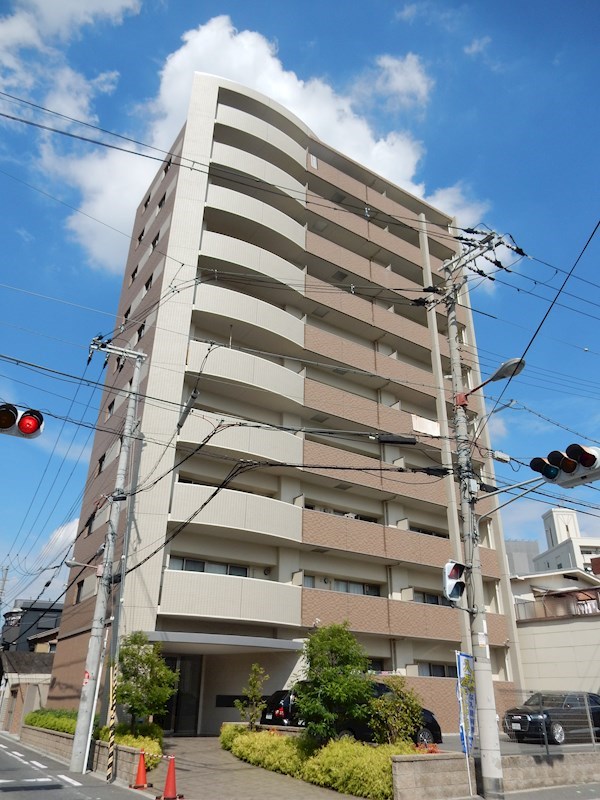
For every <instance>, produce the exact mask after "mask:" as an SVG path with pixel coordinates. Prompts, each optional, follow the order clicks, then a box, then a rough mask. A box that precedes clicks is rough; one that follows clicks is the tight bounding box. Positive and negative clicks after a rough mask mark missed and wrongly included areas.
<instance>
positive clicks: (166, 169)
mask: <svg viewBox="0 0 600 800" xmlns="http://www.w3.org/2000/svg"><path fill="white" fill-rule="evenodd" d="M172 163H173V159H171V158H170V159H169V160H168V161H165V165H164V167H163V173H164V174H165V175H166V174H167V172H168V171H169V170H170V169H171V164H172Z"/></svg>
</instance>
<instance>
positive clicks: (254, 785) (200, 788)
mask: <svg viewBox="0 0 600 800" xmlns="http://www.w3.org/2000/svg"><path fill="white" fill-rule="evenodd" d="M164 752H165V755H172V756H175V774H176V782H177V792H178V793H179V794H183V795H184V797H185V800H282V798H283V799H284V800H354V798H352V797H350V795H346V794H338V792H334V791H332V790H330V789H323V788H321V787H320V786H313V785H312V784H310V783H304V781H299V780H296V779H295V778H290V777H289V776H287V775H280V774H278V773H276V772H269V771H268V770H264V769H261V768H260V767H253V766H251V765H250V764H246V763H245V762H243V761H239V760H238V759H237V758H235V756H232V755H231V753H229V752H227V751H226V750H222V749H221V747H220V745H219V740H218V738H217V737H192V738H177V737H174V738H170V739H165V741H164ZM166 773H167V765H166V759H164V760H163V762H162V763H161V765H160V766H159V767H158V768H157V769H155V770H152V772H150V773H149V774H148V780H150V781H152V783H153V784H154V786H153V789H152V791H151V792H150V794H149V795H146V796H152V797H153V798H155V797H156V796H157V795H158V794H159V793H162V790H163V788H164V785H165V778H166ZM155 790H158V791H155ZM148 791H150V790H148ZM144 794H145V793H144ZM506 798H507V800H600V783H594V784H578V785H576V786H561V787H555V788H552V789H528V790H527V791H524V792H510V793H507V794H506ZM415 800H427V798H423V797H421V796H418V797H417V796H415ZM473 800H477V798H473Z"/></svg>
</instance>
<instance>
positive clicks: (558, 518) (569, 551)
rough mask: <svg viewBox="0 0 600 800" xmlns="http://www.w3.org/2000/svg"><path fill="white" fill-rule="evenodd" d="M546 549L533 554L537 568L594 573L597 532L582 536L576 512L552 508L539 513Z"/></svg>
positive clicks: (598, 545) (599, 549) (598, 544)
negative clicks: (579, 570)
mask: <svg viewBox="0 0 600 800" xmlns="http://www.w3.org/2000/svg"><path fill="white" fill-rule="evenodd" d="M542 519H543V521H544V531H545V533H546V543H547V545H548V547H547V549H546V550H544V552H543V553H540V554H539V555H537V556H535V558H534V559H533V567H534V571H536V572H545V571H548V570H558V569H582V570H585V571H586V572H590V573H593V572H594V568H593V565H592V560H593V559H594V558H598V556H600V536H582V535H581V531H580V529H579V520H578V519H577V512H576V511H573V510H572V509H570V508H551V509H549V510H548V511H546V513H545V514H543V515H542Z"/></svg>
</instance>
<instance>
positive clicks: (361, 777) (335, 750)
mask: <svg viewBox="0 0 600 800" xmlns="http://www.w3.org/2000/svg"><path fill="white" fill-rule="evenodd" d="M403 747H404V748H406V749H407V752H413V753H414V752H415V747H414V745H411V744H408V743H406V744H405V745H404V746H403ZM403 747H402V746H401V747H400V748H399V747H397V746H392V745H381V746H379V747H372V746H370V745H368V744H363V743H362V742H355V741H353V740H352V739H339V740H337V741H331V742H329V743H328V744H326V745H325V747H323V748H321V750H319V751H318V752H317V753H316V754H315V755H314V756H312V758H309V759H308V760H307V761H306V763H305V764H304V770H303V774H302V777H303V778H304V780H305V781H308V782H309V783H314V784H316V785H317V786H325V787H327V788H329V789H335V790H336V791H338V792H342V793H345V794H350V795H354V796H355V797H367V798H370V800H391V798H392V797H393V785H392V761H391V757H392V756H393V755H398V754H399V753H401V750H402V749H403Z"/></svg>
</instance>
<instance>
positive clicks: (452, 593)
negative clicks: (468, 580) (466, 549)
mask: <svg viewBox="0 0 600 800" xmlns="http://www.w3.org/2000/svg"><path fill="white" fill-rule="evenodd" d="M465 569H466V566H465V565H464V564H461V563H460V562H459V561H448V562H447V563H446V564H444V586H443V591H444V597H445V598H446V599H447V600H450V601H451V602H452V603H456V602H457V601H458V600H460V598H461V597H462V596H463V593H464V591H465V587H466V584H465V580H464V574H465Z"/></svg>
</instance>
